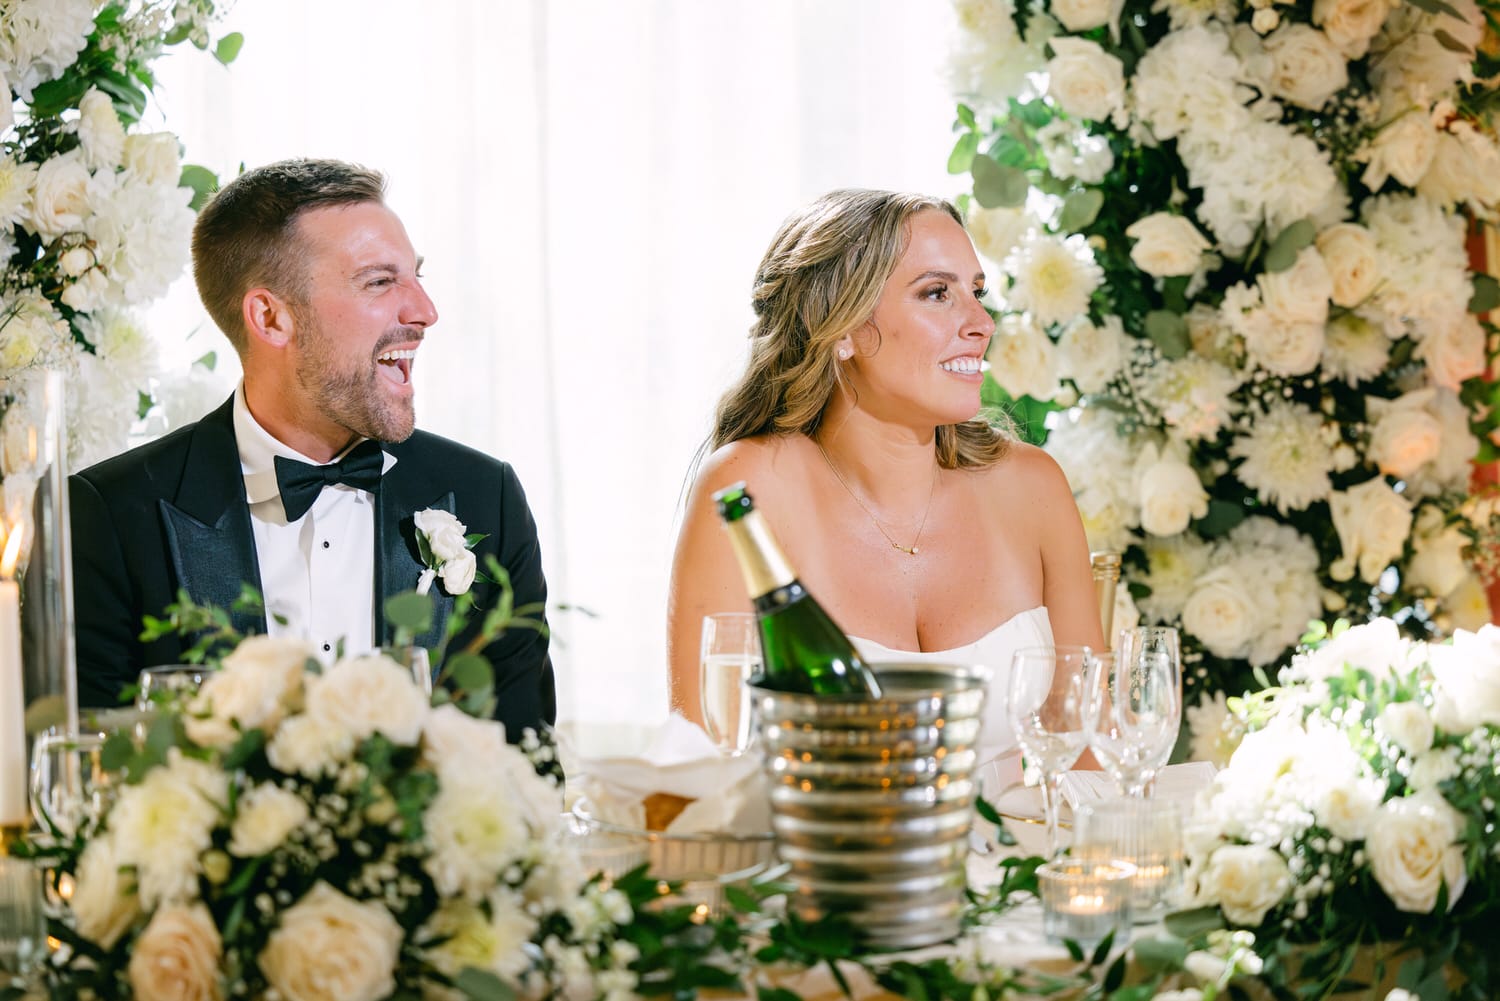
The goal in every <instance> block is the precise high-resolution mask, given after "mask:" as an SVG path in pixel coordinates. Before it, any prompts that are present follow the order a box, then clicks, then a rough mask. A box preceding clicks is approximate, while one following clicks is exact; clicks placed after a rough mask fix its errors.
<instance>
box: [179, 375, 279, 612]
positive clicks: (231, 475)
mask: <svg viewBox="0 0 1500 1001" xmlns="http://www.w3.org/2000/svg"><path fill="white" fill-rule="evenodd" d="M233 404H234V400H233V398H231V399H230V400H229V402H227V403H225V404H224V405H223V406H221V407H219V408H218V409H217V410H215V411H214V412H213V413H211V414H209V415H208V416H207V417H205V418H203V420H202V421H200V422H199V423H198V425H197V427H196V428H195V429H194V431H193V438H192V442H191V444H190V445H189V448H188V454H187V461H186V462H185V463H184V464H183V472H182V482H181V484H180V485H179V487H178V490H177V494H176V496H175V497H174V498H172V500H170V501H169V500H165V499H162V500H159V501H158V502H157V503H158V506H159V509H160V513H161V519H162V531H163V533H164V534H165V536H166V540H167V551H168V553H169V555H170V558H171V561H172V569H173V571H174V572H175V573H176V579H177V586H178V587H180V588H183V589H185V590H186V591H187V592H188V594H189V595H191V596H192V598H193V600H194V601H196V602H198V603H199V604H208V605H217V606H219V607H221V608H224V609H228V610H229V615H230V621H231V622H232V623H233V624H234V627H235V628H236V629H238V630H239V631H240V632H242V633H251V632H255V633H264V632H265V631H266V619H265V615H264V614H261V615H253V614H248V613H245V612H237V611H234V610H233V608H232V606H233V605H234V602H235V599H237V598H238V597H239V596H240V584H241V583H242V582H244V583H248V584H250V585H251V586H253V587H254V588H255V589H256V590H257V591H259V590H261V583H260V566H259V564H258V563H257V561H256V558H255V537H254V535H253V534H252V533H251V530H250V506H249V504H247V503H246V501H245V480H244V476H243V474H242V473H241V470H240V463H239V449H238V447H237V446H236V444H235V440H234V418H233Z"/></svg>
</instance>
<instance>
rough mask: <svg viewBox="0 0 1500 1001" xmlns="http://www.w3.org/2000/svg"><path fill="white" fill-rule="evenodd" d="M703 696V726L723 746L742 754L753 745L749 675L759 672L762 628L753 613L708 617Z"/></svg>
mask: <svg viewBox="0 0 1500 1001" xmlns="http://www.w3.org/2000/svg"><path fill="white" fill-rule="evenodd" d="M701 662H702V665H703V670H702V675H701V677H700V679H699V680H700V685H701V688H700V698H701V700H702V708H703V729H705V730H707V731H708V736H709V738H710V739H712V740H713V742H714V743H715V744H717V745H718V746H719V748H720V750H723V751H727V752H729V753H730V754H740V753H742V752H743V751H744V750H745V749H746V748H748V747H749V746H750V742H751V740H752V739H753V738H754V733H753V731H752V728H751V713H750V705H751V699H750V691H749V682H750V678H751V677H753V676H754V675H756V674H759V673H760V629H759V625H758V624H757V622H756V619H755V616H754V615H752V614H750V613H749V612H717V613H715V614H713V615H705V616H704V617H703V645H702V658H701Z"/></svg>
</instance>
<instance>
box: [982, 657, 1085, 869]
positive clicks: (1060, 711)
mask: <svg viewBox="0 0 1500 1001" xmlns="http://www.w3.org/2000/svg"><path fill="white" fill-rule="evenodd" d="M1006 694H1007V701H1006V706H1005V711H1006V716H1007V718H1008V720H1009V722H1010V725H1011V726H1012V728H1014V730H1015V734H1016V742H1017V743H1019V744H1020V745H1021V751H1022V753H1023V754H1024V755H1025V756H1026V760H1027V762H1028V764H1030V765H1032V766H1034V767H1035V768H1036V769H1037V770H1038V771H1040V772H1041V773H1042V787H1041V788H1042V812H1043V815H1044V816H1045V818H1046V822H1047V848H1048V852H1049V854H1050V856H1052V857H1056V856H1057V855H1058V853H1059V852H1060V851H1061V849H1062V844H1061V840H1060V838H1059V836H1058V806H1059V797H1060V793H1059V788H1058V786H1059V783H1060V782H1061V781H1062V777H1063V774H1064V773H1065V772H1066V771H1067V770H1068V769H1069V768H1071V767H1073V764H1074V762H1076V761H1077V760H1078V756H1079V755H1080V754H1082V753H1083V749H1084V747H1086V746H1087V745H1088V739H1089V730H1090V728H1091V727H1092V726H1093V725H1094V723H1095V720H1096V718H1097V713H1098V711H1099V702H1100V694H1099V661H1098V657H1097V655H1096V654H1095V653H1094V651H1093V650H1091V649H1090V648H1089V647H1086V646H1046V647H1025V648H1023V649H1020V650H1017V651H1016V652H1015V654H1014V656H1013V657H1012V659H1011V668H1010V681H1009V683H1008V685H1007V693H1006Z"/></svg>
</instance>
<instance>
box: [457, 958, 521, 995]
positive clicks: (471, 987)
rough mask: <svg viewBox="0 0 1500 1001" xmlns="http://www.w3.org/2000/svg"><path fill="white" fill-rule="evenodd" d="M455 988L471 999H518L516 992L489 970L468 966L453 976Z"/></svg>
mask: <svg viewBox="0 0 1500 1001" xmlns="http://www.w3.org/2000/svg"><path fill="white" fill-rule="evenodd" d="M453 986H454V988H455V989H456V990H457V991H458V992H459V993H460V994H462V995H463V996H464V997H466V998H468V999H469V1001H516V992H515V991H513V990H511V989H510V987H508V986H507V985H506V983H505V981H503V980H501V979H500V978H499V977H497V976H495V975H494V974H493V973H491V972H489V971H488V970H481V969H478V968H477V967H473V966H466V967H464V968H463V969H462V970H460V971H459V974H458V976H456V977H454V978H453Z"/></svg>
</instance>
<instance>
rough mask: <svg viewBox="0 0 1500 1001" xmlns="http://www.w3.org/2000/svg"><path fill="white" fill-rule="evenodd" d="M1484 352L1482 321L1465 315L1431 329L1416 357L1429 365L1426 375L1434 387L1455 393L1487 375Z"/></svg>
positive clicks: (1419, 345)
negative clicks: (1475, 379) (1478, 377)
mask: <svg viewBox="0 0 1500 1001" xmlns="http://www.w3.org/2000/svg"><path fill="white" fill-rule="evenodd" d="M1484 348H1485V338H1484V328H1483V327H1482V326H1480V324H1479V317H1477V316H1475V315H1474V314H1473V313H1467V312H1466V313H1461V314H1458V315H1455V316H1452V317H1451V318H1450V319H1449V322H1446V323H1442V324H1440V325H1438V326H1437V327H1436V328H1434V329H1428V330H1427V332H1426V336H1424V337H1423V338H1422V341H1421V343H1420V344H1418V345H1417V350H1416V356H1417V357H1418V358H1420V359H1421V360H1422V361H1423V362H1425V363H1426V364H1427V374H1428V375H1430V376H1431V377H1432V381H1433V383H1434V384H1436V385H1439V386H1442V387H1444V388H1446V389H1451V390H1453V391H1454V392H1455V393H1456V392H1458V391H1459V390H1460V389H1461V388H1463V384H1464V383H1465V382H1466V381H1468V380H1469V379H1472V378H1474V377H1476V376H1480V375H1483V374H1484V370H1485V369H1484V365H1485V355H1484Z"/></svg>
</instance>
